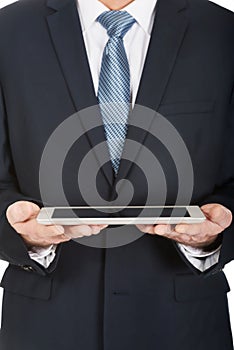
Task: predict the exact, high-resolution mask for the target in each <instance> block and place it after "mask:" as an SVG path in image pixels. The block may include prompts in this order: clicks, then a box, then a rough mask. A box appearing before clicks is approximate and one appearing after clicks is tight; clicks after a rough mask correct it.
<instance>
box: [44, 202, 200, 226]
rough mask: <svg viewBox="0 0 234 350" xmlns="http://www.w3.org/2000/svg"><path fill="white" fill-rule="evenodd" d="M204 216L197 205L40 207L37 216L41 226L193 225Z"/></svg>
mask: <svg viewBox="0 0 234 350" xmlns="http://www.w3.org/2000/svg"><path fill="white" fill-rule="evenodd" d="M205 219H206V217H205V215H204V214H203V212H202V211H201V209H200V208H199V207H198V206H176V207H173V206H164V207H160V206H148V207H143V206H142V207H141V206H128V207H120V206H119V207H103V206H95V207H85V206H83V207H44V208H42V209H41V210H40V213H39V215H38V217H37V221H38V223H40V224H43V225H52V224H56V225H81V224H86V225H97V224H104V225H137V224H153V225H156V224H178V223H186V224H194V223H202V222H203V221H205Z"/></svg>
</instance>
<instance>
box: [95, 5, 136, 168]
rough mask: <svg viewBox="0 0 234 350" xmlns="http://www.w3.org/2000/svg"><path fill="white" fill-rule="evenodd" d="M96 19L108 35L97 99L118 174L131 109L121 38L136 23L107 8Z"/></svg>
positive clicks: (126, 16)
mask: <svg viewBox="0 0 234 350" xmlns="http://www.w3.org/2000/svg"><path fill="white" fill-rule="evenodd" d="M97 21H98V22H99V23H100V24H101V25H102V26H103V27H104V28H105V29H106V30H107V34H108V35H109V40H108V42H107V44H106V46H105V49H104V52H103V58H102V65H101V72H100V77H99V87H98V102H99V105H100V110H101V114H102V119H103V124H104V129H105V135H106V140H107V144H108V148H109V153H110V159H111V162H112V166H113V169H114V171H115V174H117V173H118V169H119V164H120V159H121V155H122V151H123V147H124V142H125V138H126V134H127V122H128V116H129V108H130V70H129V63H128V59H127V55H126V51H125V48H124V42H123V38H124V36H125V34H126V33H127V32H128V30H129V29H130V28H131V27H132V25H133V24H134V23H135V19H134V18H133V17H132V16H131V15H130V14H129V13H128V12H126V11H106V12H103V13H102V14H101V15H100V16H99V17H98V18H97Z"/></svg>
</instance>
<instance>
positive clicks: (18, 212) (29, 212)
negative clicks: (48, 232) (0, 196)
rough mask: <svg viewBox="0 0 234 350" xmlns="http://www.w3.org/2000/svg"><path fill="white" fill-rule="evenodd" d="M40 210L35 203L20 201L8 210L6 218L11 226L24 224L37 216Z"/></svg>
mask: <svg viewBox="0 0 234 350" xmlns="http://www.w3.org/2000/svg"><path fill="white" fill-rule="evenodd" d="M39 211H40V208H39V206H38V205H36V204H35V203H31V202H26V201H19V202H16V203H13V204H12V205H10V206H9V207H8V209H7V212H6V216H7V219H8V221H9V223H10V224H11V225H14V224H15V223H17V222H24V221H26V220H28V219H29V218H30V217H33V216H37V214H38V213H39Z"/></svg>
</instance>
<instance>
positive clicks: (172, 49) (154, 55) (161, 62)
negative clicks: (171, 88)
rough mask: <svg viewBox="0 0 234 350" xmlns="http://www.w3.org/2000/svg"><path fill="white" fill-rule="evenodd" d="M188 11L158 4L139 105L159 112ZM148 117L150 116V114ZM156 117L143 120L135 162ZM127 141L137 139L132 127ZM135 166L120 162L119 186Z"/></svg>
mask: <svg viewBox="0 0 234 350" xmlns="http://www.w3.org/2000/svg"><path fill="white" fill-rule="evenodd" d="M185 10H186V0H158V4H157V9H156V16H155V22H154V26H153V30H152V34H151V41H150V45H149V49H148V54H147V58H146V62H145V66H144V70H143V73H142V79H141V84H140V88H139V91H138V96H137V100H136V103H137V104H138V105H141V106H145V107H148V108H151V109H153V110H154V111H157V110H158V107H159V105H160V102H161V100H162V98H163V95H164V93H165V90H166V87H167V83H168V81H169V78H170V75H171V73H172V70H173V67H174V64H175V62H176V57H177V55H178V53H179V49H180V47H181V44H182V41H183V38H184V36H185V33H186V29H187V26H188V20H187V17H186V11H185ZM136 113H137V112H136ZM147 114H148V115H150V113H147ZM154 116H155V114H154V113H151V116H150V117H148V118H147V120H144V130H143V129H142V132H141V136H140V140H139V141H138V144H139V147H135V148H134V150H133V149H131V159H132V162H134V160H135V159H136V156H137V155H138V153H139V151H140V149H141V145H142V144H143V143H144V140H145V138H146V136H147V130H149V129H150V125H151V123H152V122H153V121H154ZM143 117H144V116H143V115H142V118H143ZM133 118H134V109H133V112H132V113H131V114H130V120H131V119H132V120H133ZM128 138H129V139H134V128H132V127H131V125H130V126H129V130H128ZM127 147H128V146H127V144H126V147H125V148H124V150H123V156H122V158H124V156H125V154H129V150H128V149H127ZM132 165H133V163H131V162H129V163H128V164H126V162H121V164H120V169H119V173H118V176H117V178H116V182H117V181H118V180H119V179H120V178H126V177H127V175H128V172H129V171H130V169H131V167H132Z"/></svg>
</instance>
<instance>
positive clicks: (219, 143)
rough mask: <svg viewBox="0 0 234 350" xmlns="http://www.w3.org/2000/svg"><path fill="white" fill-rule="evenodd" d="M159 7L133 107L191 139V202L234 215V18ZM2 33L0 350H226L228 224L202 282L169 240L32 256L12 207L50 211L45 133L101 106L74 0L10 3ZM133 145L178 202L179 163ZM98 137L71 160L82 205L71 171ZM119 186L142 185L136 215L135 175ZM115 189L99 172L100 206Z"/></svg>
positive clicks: (70, 247) (231, 246)
mask: <svg viewBox="0 0 234 350" xmlns="http://www.w3.org/2000/svg"><path fill="white" fill-rule="evenodd" d="M87 1H88V0H87ZM157 6H158V8H157V15H156V19H155V24H154V28H153V32H152V38H151V42H150V47H149V51H148V55H147V59H146V63H145V67H144V71H143V76H142V79H141V84H140V89H139V93H138V97H137V103H138V104H140V105H143V106H146V107H149V108H152V109H154V110H156V111H158V112H160V113H161V114H163V115H164V116H165V117H166V118H167V119H168V120H169V121H170V122H171V123H172V124H173V125H174V126H175V127H176V128H177V130H178V131H179V133H180V135H181V136H182V137H183V139H184V141H185V143H186V146H187V148H188V150H189V151H190V154H191V159H192V162H193V166H194V180H195V181H194V191H193V197H192V203H193V204H198V205H202V204H204V203H221V204H223V205H225V206H226V207H228V208H230V209H231V210H232V211H234V180H233V178H234V165H233V156H234V147H233V146H234V145H233V142H234V137H233V132H234V114H233V104H234V94H233V93H234V90H233V88H234V45H233V38H234V16H233V14H232V13H231V12H229V11H227V10H225V9H223V8H221V7H219V6H216V5H214V4H212V3H210V2H208V1H207V0H159V1H158V5H157ZM0 33H1V35H0V215H1V218H0V258H1V259H3V260H6V261H8V262H9V263H10V266H9V268H8V269H7V271H6V273H5V275H4V277H3V280H2V287H3V288H4V301H3V321H2V329H1V333H0V344H1V349H3V350H39V349H40V350H41V349H44V350H51V349H52V348H54V349H56V350H64V349H69V350H77V349H78V350H101V349H105V350H119V349H121V350H140V349H146V350H155V349H158V350H168V349H173V350H176V349H180V350H207V349H212V350H223V349H225V350H231V349H232V339H231V331H230V323H229V316H228V305H227V298H226V293H227V291H228V290H229V287H228V283H227V281H226V278H225V276H224V274H223V272H222V268H223V266H224V265H225V264H226V263H227V262H229V261H231V260H232V259H233V257H234V228H233V225H232V226H231V227H230V228H228V229H227V230H226V231H225V232H224V234H223V244H222V250H221V255H220V259H219V262H218V264H216V265H215V266H213V267H212V268H211V269H209V270H208V271H206V272H205V273H200V272H199V271H197V270H196V269H195V268H194V267H192V266H191V265H190V263H189V262H188V261H187V260H186V259H185V257H184V256H183V255H181V254H180V252H179V250H178V248H177V246H176V244H175V243H173V242H172V241H170V240H167V239H164V238H161V237H158V236H150V235H143V236H142V237H140V238H139V239H137V240H135V241H134V242H132V243H130V244H127V245H124V246H122V247H117V248H112V249H104V248H92V247H88V246H85V245H83V244H79V243H76V242H74V241H71V242H69V243H65V244H62V245H60V246H59V248H58V250H57V255H56V259H55V261H54V262H53V263H52V265H51V266H50V267H49V268H48V269H45V268H43V267H42V266H40V265H39V264H38V263H36V262H35V261H33V260H31V259H30V257H29V255H28V251H27V247H26V246H25V244H24V242H23V240H22V238H21V237H20V236H19V235H18V234H17V233H16V232H15V231H14V230H13V228H11V227H10V225H9V224H8V222H7V220H6V215H5V212H6V209H7V207H8V206H9V205H10V204H11V203H13V202H15V201H17V200H29V201H33V202H35V203H39V204H40V205H42V199H41V194H40V190H39V166H40V160H41V155H42V152H43V149H44V147H45V144H46V142H47V140H48V138H49V136H50V135H51V133H52V132H53V131H54V130H55V129H56V127H57V126H58V125H59V124H60V123H61V122H62V121H64V120H66V118H68V117H69V116H71V115H72V114H74V113H75V112H76V111H79V110H81V109H83V108H86V107H89V106H92V105H96V104H97V99H96V97H95V93H94V89H93V84H92V78H91V75H90V70H89V66H88V61H87V57H86V52H85V47H84V42H83V39H82V33H81V28H80V23H79V18H78V14H77V8H76V3H75V1H74V0H48V1H46V0H22V1H19V2H17V3H14V4H12V5H10V6H8V7H6V8H4V9H2V10H1V11H0ZM136 54H137V53H136ZM152 122H154V120H152ZM129 135H131V138H133V139H134V138H135V139H136V140H137V141H138V143H142V144H144V145H145V146H146V147H147V148H148V149H150V150H151V151H152V152H153V153H154V154H159V155H160V156H161V160H162V162H164V163H165V164H167V169H166V170H165V172H166V173H167V174H168V178H167V181H168V188H169V191H168V198H167V203H168V204H169V203H170V204H173V203H172V202H173V200H174V199H175V188H176V186H174V185H175V177H174V176H171V175H170V174H172V173H173V174H174V171H175V169H174V168H173V164H172V162H171V163H170V162H169V161H168V162H167V161H166V159H167V158H166V157H167V156H166V154H165V156H164V153H163V150H162V152H161V151H160V150H161V148H160V146H159V144H158V143H157V142H156V141H155V140H154V139H153V138H152V137H151V135H150V134H147V133H145V132H143V131H142V132H141V131H139V130H138V131H136V130H135V131H134V129H132V131H131V130H130V131H129ZM103 140H104V133H103V129H102V128H99V129H98V130H96V132H94V133H91V134H87V135H85V136H84V137H83V138H81V139H80V140H79V142H78V145H77V147H78V149H79V150H80V152H75V155H76V156H74V153H73V154H71V155H70V158H69V157H68V160H67V161H66V162H67V169H68V170H67V171H65V172H64V183H65V187H66V192H67V194H68V196H70V201H71V203H72V204H76V205H77V204H79V205H80V204H85V203H84V201H83V198H82V197H81V194H80V193H79V189H77V191H74V187H73V185H74V181H75V180H74V181H73V180H71V179H75V176H76V174H77V173H76V171H77V166H79V163H80V162H81V160H82V156H84V155H85V154H86V153H87V152H88V151H89V150H90V149H91V148H92V147H93V146H95V145H96V144H98V143H100V142H101V141H103ZM74 157H75V158H74ZM164 157H165V158H164ZM75 162H76V164H77V166H76V167H74V164H75ZM155 176H156V177H157V174H155ZM123 178H126V179H128V180H129V181H130V182H131V183H132V184H133V185H134V190H135V191H134V197H133V200H132V204H139V203H140V204H144V203H142V202H144V198H145V195H146V191H147V187H146V185H145V182H144V177H143V176H142V174H141V172H140V171H139V169H138V168H137V166H135V165H134V164H129V162H128V163H126V162H124V161H123V162H122V164H121V167H120V172H119V175H118V180H120V179H123ZM113 186H114V178H113V172H112V169H111V165H110V163H108V164H107V165H106V168H105V169H104V171H103V172H100V173H99V175H98V188H99V189H100V193H101V195H102V196H103V197H104V198H105V199H106V200H108V199H109V198H110V194H111V193H112V192H113ZM95 200H96V198H93V201H94V202H95ZM155 201H157V199H156V198H155ZM58 204H59V203H58ZM97 204H98V203H97ZM129 230H136V228H134V227H132V228H131V227H130V228H129ZM102 234H103V235H108V229H107V230H105V232H103V233H102Z"/></svg>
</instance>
